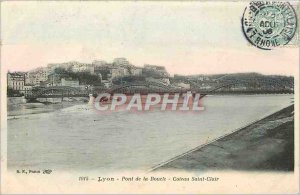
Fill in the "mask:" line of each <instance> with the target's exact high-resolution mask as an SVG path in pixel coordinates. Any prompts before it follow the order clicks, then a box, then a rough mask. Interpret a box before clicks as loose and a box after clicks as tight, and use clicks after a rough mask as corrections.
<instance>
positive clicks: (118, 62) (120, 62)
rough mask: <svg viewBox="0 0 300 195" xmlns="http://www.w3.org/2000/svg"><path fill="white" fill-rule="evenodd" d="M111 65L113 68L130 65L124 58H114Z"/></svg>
mask: <svg viewBox="0 0 300 195" xmlns="http://www.w3.org/2000/svg"><path fill="white" fill-rule="evenodd" d="M113 65H115V66H124V65H125V66H128V65H130V63H129V61H128V60H127V59H126V58H115V59H114V61H113Z"/></svg>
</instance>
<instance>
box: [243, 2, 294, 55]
mask: <svg viewBox="0 0 300 195" xmlns="http://www.w3.org/2000/svg"><path fill="white" fill-rule="evenodd" d="M242 27H243V32H244V34H245V36H246V38H247V39H248V41H249V42H250V43H251V44H252V45H254V46H256V47H258V48H260V49H267V50H269V49H272V48H275V47H279V46H283V45H286V44H287V43H288V42H289V41H290V40H291V39H292V38H293V36H294V35H295V32H296V28H297V17H296V13H295V10H294V9H293V7H292V6H291V5H290V3H288V2H270V1H253V2H250V4H249V6H247V7H246V9H245V11H244V15H243V18H242Z"/></svg>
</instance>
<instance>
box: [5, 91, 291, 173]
mask: <svg viewBox="0 0 300 195" xmlns="http://www.w3.org/2000/svg"><path fill="white" fill-rule="evenodd" d="M292 102H293V95H238V96H229V95H226V96H207V97H205V98H203V102H202V103H203V106H204V107H205V110H204V111H198V112H179V111H177V112H174V111H164V112H163V111H159V110H152V111H148V112H128V111H115V112H112V113H105V114H101V113H99V112H96V111H95V109H93V108H91V107H90V106H88V105H87V104H81V105H74V106H68V107H64V108H60V109H58V107H59V105H57V104H53V105H42V104H33V105H30V104H28V105H26V104H25V105H21V106H20V105H19V106H15V107H14V106H9V107H8V166H9V168H20V169H22V168H31V169H33V168H34V169H54V170H55V169H56V170H59V169H60V170H99V171H110V170H115V171H116V170H128V169H129V170H130V169H134V170H148V169H150V168H151V167H153V166H155V165H157V164H158V163H161V162H163V161H166V160H168V159H170V158H172V157H174V156H176V155H179V154H181V153H183V152H186V151H188V150H190V149H192V148H195V147H197V146H199V145H201V144H205V143H207V142H208V141H211V140H213V139H215V138H218V137H220V136H222V135H224V134H227V133H230V132H232V131H233V130H236V129H238V128H240V127H242V126H244V125H247V124H249V123H251V122H253V121H255V120H258V119H261V118H262V117H265V116H267V115H269V114H272V113H274V112H276V111H278V110H280V109H282V108H284V107H286V106H288V105H290V104H292ZM34 110H38V112H34ZM42 110H45V111H47V112H42Z"/></svg>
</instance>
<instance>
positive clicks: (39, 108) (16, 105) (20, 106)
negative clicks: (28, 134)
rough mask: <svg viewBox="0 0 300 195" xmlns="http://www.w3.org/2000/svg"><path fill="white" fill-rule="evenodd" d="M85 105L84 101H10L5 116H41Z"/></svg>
mask: <svg viewBox="0 0 300 195" xmlns="http://www.w3.org/2000/svg"><path fill="white" fill-rule="evenodd" d="M81 104H87V103H86V102H84V101H61V102H56V103H49V102H33V103H24V102H22V99H21V98H19V99H16V98H15V99H12V98H11V99H10V100H9V102H8V104H7V115H8V116H9V117H13V116H20V115H28V114H41V113H49V112H54V111H57V110H60V109H64V108H68V107H71V106H75V105H81Z"/></svg>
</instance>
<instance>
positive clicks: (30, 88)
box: [24, 85, 33, 96]
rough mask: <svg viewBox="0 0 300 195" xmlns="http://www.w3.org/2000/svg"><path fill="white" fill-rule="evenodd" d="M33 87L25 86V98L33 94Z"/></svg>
mask: <svg viewBox="0 0 300 195" xmlns="http://www.w3.org/2000/svg"><path fill="white" fill-rule="evenodd" d="M32 88H33V86H32V85H24V94H25V96H27V95H31V94H32Z"/></svg>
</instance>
